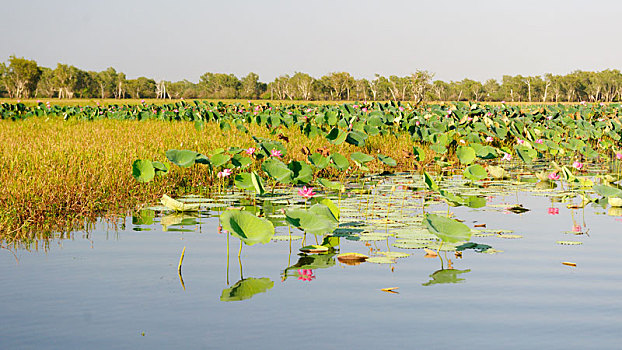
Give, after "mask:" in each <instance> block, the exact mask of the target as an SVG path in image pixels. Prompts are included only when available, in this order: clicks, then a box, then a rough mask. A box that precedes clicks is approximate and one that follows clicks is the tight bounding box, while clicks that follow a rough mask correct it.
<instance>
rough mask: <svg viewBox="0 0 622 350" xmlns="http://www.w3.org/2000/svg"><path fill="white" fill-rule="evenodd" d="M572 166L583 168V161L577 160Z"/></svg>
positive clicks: (578, 168)
mask: <svg viewBox="0 0 622 350" xmlns="http://www.w3.org/2000/svg"><path fill="white" fill-rule="evenodd" d="M572 167H573V168H575V169H577V170H581V169H583V163H581V162H579V161H576V160H575V161H574V163H572Z"/></svg>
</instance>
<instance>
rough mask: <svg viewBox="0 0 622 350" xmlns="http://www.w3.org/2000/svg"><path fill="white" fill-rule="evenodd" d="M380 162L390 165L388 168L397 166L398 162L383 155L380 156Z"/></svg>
mask: <svg viewBox="0 0 622 350" xmlns="http://www.w3.org/2000/svg"><path fill="white" fill-rule="evenodd" d="M378 160H380V161H381V162H383V163H384V164H386V165H388V166H397V162H396V161H395V159H393V158H391V157H389V156H385V155H382V154H379V155H378Z"/></svg>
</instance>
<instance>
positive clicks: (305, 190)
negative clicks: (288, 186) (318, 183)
mask: <svg viewBox="0 0 622 350" xmlns="http://www.w3.org/2000/svg"><path fill="white" fill-rule="evenodd" d="M315 194H316V193H315V192H313V188H312V187H307V186H303V187H302V188H301V189H299V190H298V195H300V196H301V197H304V198H305V199H309V198H311V197H313V196H315Z"/></svg>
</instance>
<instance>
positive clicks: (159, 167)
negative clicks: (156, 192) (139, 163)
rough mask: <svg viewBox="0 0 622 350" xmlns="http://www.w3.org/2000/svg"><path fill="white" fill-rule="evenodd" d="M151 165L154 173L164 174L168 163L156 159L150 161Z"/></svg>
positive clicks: (166, 172) (166, 171)
mask: <svg viewBox="0 0 622 350" xmlns="http://www.w3.org/2000/svg"><path fill="white" fill-rule="evenodd" d="M151 165H153V169H154V170H155V173H156V175H160V176H164V175H166V174H168V170H169V168H168V165H166V164H164V163H162V162H158V161H154V162H151Z"/></svg>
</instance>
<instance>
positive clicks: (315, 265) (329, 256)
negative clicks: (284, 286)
mask: <svg viewBox="0 0 622 350" xmlns="http://www.w3.org/2000/svg"><path fill="white" fill-rule="evenodd" d="M335 254H336V253H334V252H333V253H326V254H308V255H307V254H302V255H301V256H300V259H298V262H297V263H296V264H294V265H292V266H290V267H288V268H286V269H285V271H283V274H282V276H281V280H282V281H285V280H286V279H287V277H296V278H297V279H299V280H306V281H310V280H311V279H313V278H315V276H314V275H313V271H312V270H315V269H327V268H329V267H331V266H335ZM301 271H302V272H301ZM308 271H310V272H311V273H310V274H309V273H308ZM303 276H304V278H301V277H303ZM309 276H311V277H312V278H311V279H308V278H309Z"/></svg>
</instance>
